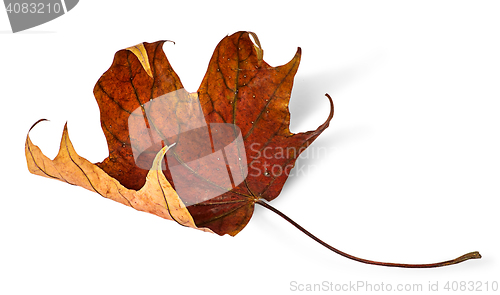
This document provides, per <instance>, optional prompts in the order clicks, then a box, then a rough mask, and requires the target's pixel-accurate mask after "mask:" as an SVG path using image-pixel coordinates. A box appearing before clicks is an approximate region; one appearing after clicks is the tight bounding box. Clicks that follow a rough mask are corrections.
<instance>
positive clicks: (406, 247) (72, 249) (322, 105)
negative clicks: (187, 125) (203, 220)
mask: <svg viewBox="0 0 500 295" xmlns="http://www.w3.org/2000/svg"><path fill="white" fill-rule="evenodd" d="M499 15H500V3H499V2H498V1H436V0H433V1H328V2H327V1H299V2H293V1H286V2H285V1H283V2H281V3H279V4H278V3H276V2H273V1H246V2H241V3H240V2H236V1H225V2H223V1H203V2H201V1H200V2H199V3H198V2H189V1H152V0H149V1H135V2H132V1H127V2H126V1H80V3H79V4H78V5H77V6H76V7H75V8H74V9H73V10H71V11H70V12H69V13H68V14H66V15H64V16H62V17H60V18H58V19H56V20H54V21H51V22H49V23H46V24H43V25H41V26H39V27H35V28H32V29H30V30H27V31H25V32H20V33H17V34H12V33H11V31H10V25H9V23H8V18H7V13H6V12H0V31H1V32H0V53H1V54H0V60H1V65H0V98H1V106H2V115H1V116H0V120H1V122H0V123H1V125H0V126H1V133H2V145H1V157H2V158H3V161H2V163H3V165H2V168H1V169H0V170H1V172H0V173H1V176H0V179H1V185H2V193H1V197H0V198H1V199H0V200H1V202H0V239H1V240H0V294H9V295H10V294H54V295H55V294H96V295H97V294H181V293H182V294H215V292H217V294H287V293H303V292H298V291H295V292H293V291H291V290H290V282H291V281H296V282H297V283H298V284H314V283H322V282H323V281H326V282H332V283H334V284H349V283H350V282H351V283H352V282H354V283H356V282H357V281H367V282H368V283H371V284H381V283H384V284H385V285H387V284H392V287H393V288H396V286H397V284H422V285H423V288H424V291H425V290H426V289H427V286H428V284H429V282H431V283H435V282H438V283H439V287H440V288H442V287H444V284H445V283H446V282H447V281H449V282H453V281H457V282H460V281H467V282H468V281H474V282H476V281H480V282H483V285H482V286H483V292H479V293H486V292H484V290H485V288H486V287H485V283H486V282H489V284H490V286H491V284H492V281H497V282H500V275H499V274H500V271H499V270H500V267H499V265H500V247H499V246H500V245H499V240H500V239H499V230H498V225H499V219H500V218H499V205H498V199H499V197H500V187H499V180H500V133H499V127H500V116H499V113H500V87H499V85H500V54H499V53H500V38H499V31H500V17H499ZM239 30H250V31H253V32H255V33H257V34H258V36H259V38H260V42H261V44H262V46H263V48H264V59H265V60H266V61H267V62H268V63H269V64H271V65H273V66H277V65H281V64H284V63H286V62H288V61H289V60H290V59H291V58H292V57H293V55H294V53H295V51H296V49H297V47H298V46H300V47H301V48H302V50H303V57H302V62H301V65H300V67H299V71H298V73H297V76H296V79H295V85H294V90H293V93H292V99H291V103H290V111H291V120H292V122H291V130H292V132H300V131H307V130H312V129H315V128H316V127H317V126H318V125H319V124H321V123H322V122H323V121H324V120H325V119H326V117H327V114H328V101H327V99H326V98H325V97H324V94H325V93H329V94H330V95H331V96H332V97H333V99H334V102H335V116H334V118H333V120H332V122H331V124H330V128H328V129H327V130H326V131H325V132H324V133H323V134H322V135H321V136H320V137H319V138H318V139H317V140H316V142H315V143H314V144H313V145H312V146H311V147H310V149H311V150H315V151H321V153H320V154H319V155H318V154H308V155H307V156H306V157H305V158H303V159H300V160H299V163H298V166H302V167H303V168H302V170H300V175H296V176H293V177H291V178H290V179H289V180H288V181H287V183H286V185H285V187H284V189H283V191H282V193H281V195H280V196H279V197H278V198H277V199H276V200H275V201H273V202H272V205H273V206H275V207H277V208H278V209H280V210H282V211H283V212H285V213H286V214H288V215H289V216H290V217H291V218H293V219H294V220H295V221H297V222H298V223H300V224H301V225H303V226H304V227H305V228H307V229H309V230H310V231H311V232H313V233H315V234H316V235H318V236H319V237H320V238H321V239H323V240H324V241H326V242H328V243H331V244H332V245H334V246H335V247H337V248H339V249H341V250H344V251H346V252H348V253H350V254H353V255H356V256H359V257H363V258H368V259H373V260H381V261H391V262H406V263H428V262H436V261H442V260H447V259H452V258H455V257H458V256H460V255H462V254H464V253H467V252H470V251H475V250H478V251H480V252H481V254H482V255H483V259H481V260H474V261H467V262H465V263H463V264H460V265H455V266H450V267H444V268H440V269H427V270H422V269H416V270H415V269H397V268H384V267H377V266H370V265H365V264H361V263H358V262H354V261H351V260H348V259H345V258H343V257H341V256H338V255H336V254H334V253H332V252H330V251H328V250H327V249H325V248H323V247H322V246H320V245H319V244H317V243H315V242H314V241H312V240H311V239H309V238H307V237H306V236H305V235H304V234H302V233H301V232H299V231H298V230H296V229H295V228H293V227H292V226H291V225H290V224H288V223H287V222H285V221H284V220H282V219H281V218H279V217H278V216H277V215H275V214H273V213H272V212H269V211H266V210H265V209H264V208H262V207H257V208H256V210H255V213H254V216H253V218H252V220H251V221H250V223H249V224H248V226H247V227H246V228H245V229H244V230H243V231H242V232H241V233H240V234H238V235H237V236H236V237H234V238H233V237H229V236H224V237H219V236H217V235H212V234H207V233H203V232H200V231H196V230H191V229H187V228H183V227H180V226H178V225H177V224H176V223H174V222H171V221H166V220H163V219H161V218H158V217H156V216H154V215H150V214H147V213H142V212H138V211H135V210H133V209H131V208H129V207H126V206H123V205H120V204H118V203H115V202H113V201H110V200H107V199H104V198H101V197H100V196H99V195H97V194H95V193H92V192H90V191H87V190H85V189H82V188H79V187H74V186H70V185H67V184H65V183H62V182H59V181H54V180H49V179H46V178H43V177H40V176H35V175H32V174H30V173H29V172H28V170H27V168H26V162H25V157H24V140H25V137H26V133H27V131H28V129H29V127H30V126H31V125H32V124H33V123H34V122H36V121H37V120H38V119H40V118H47V119H49V120H50V122H44V123H41V124H39V125H38V126H37V127H36V128H35V129H34V130H33V131H32V133H31V137H32V140H33V142H34V143H35V144H36V145H38V146H40V147H41V149H42V151H43V152H44V153H45V154H46V155H47V156H49V157H51V158H52V157H54V156H55V155H56V154H57V150H58V146H59V140H60V136H61V132H62V128H63V125H64V123H65V122H66V121H67V122H68V128H69V134H70V136H71V139H72V141H73V144H74V146H75V149H76V150H77V152H78V153H79V154H80V155H81V156H83V157H86V158H87V159H89V160H90V161H91V162H98V161H101V160H103V159H104V158H105V157H107V146H106V141H105V138H104V136H103V134H102V131H101V129H100V123H99V110H98V106H97V103H96V102H95V99H94V97H93V94H92V90H93V87H94V84H95V82H96V81H97V80H98V78H99V77H100V76H101V74H102V73H103V72H104V71H106V70H107V69H108V67H109V66H110V65H111V62H112V59H113V55H114V53H115V52H116V51H118V50H119V49H123V48H125V47H128V46H131V45H135V44H138V43H140V42H143V41H147V42H154V41H157V40H160V39H168V40H173V41H175V42H176V44H175V45H173V44H172V43H166V44H165V45H164V51H165V52H166V54H167V57H168V58H169V60H170V62H171V63H172V65H173V67H174V69H175V70H176V72H177V73H178V75H179V76H180V78H181V80H182V82H183V84H184V86H185V88H186V89H187V90H188V91H191V92H194V91H196V90H197V89H198V86H199V83H200V82H201V80H202V78H203V76H204V74H205V71H206V67H207V64H208V61H209V59H210V57H211V55H212V52H213V49H214V48H215V46H216V45H217V43H218V42H219V41H220V40H221V39H222V38H223V37H224V36H226V35H227V34H232V33H234V32H236V31H239ZM295 174H297V170H296V171H295ZM476 286H477V285H476ZM363 290H364V289H360V291H359V292H358V293H362V292H361V291H363ZM441 290H442V289H441ZM319 293H329V292H319ZM378 293H382V292H378ZM408 293H411V292H408ZM423 293H424V292H418V294H423ZM308 294H309V293H308Z"/></svg>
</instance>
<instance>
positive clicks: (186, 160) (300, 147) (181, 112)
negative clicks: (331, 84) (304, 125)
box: [27, 32, 333, 236]
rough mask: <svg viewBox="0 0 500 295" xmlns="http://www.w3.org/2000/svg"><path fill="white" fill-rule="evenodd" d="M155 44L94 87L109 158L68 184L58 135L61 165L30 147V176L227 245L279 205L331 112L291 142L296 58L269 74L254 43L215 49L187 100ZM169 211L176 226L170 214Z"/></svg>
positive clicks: (231, 41) (243, 38) (239, 36)
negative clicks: (273, 203) (263, 207)
mask: <svg viewBox="0 0 500 295" xmlns="http://www.w3.org/2000/svg"><path fill="white" fill-rule="evenodd" d="M251 37H253V39H254V41H252V40H251ZM254 42H255V43H254ZM163 43H164V41H159V42H155V43H146V42H145V43H141V44H139V45H136V46H132V47H129V48H127V49H124V50H120V51H118V52H117V53H116V54H115V57H114V60H113V63H112V65H111V67H110V68H109V69H108V70H107V71H106V72H105V73H104V74H103V75H102V76H101V78H100V79H99V81H98V82H97V83H96V86H95V88H94V95H95V98H96V100H97V103H98V105H99V110H100V114H101V127H102V130H103V132H104V135H105V137H106V141H107V144H108V149H109V157H107V158H106V159H105V160H104V161H102V162H101V163H96V164H95V165H94V166H92V165H93V164H91V163H88V161H87V162H85V161H86V160H85V161H83V160H81V159H80V158H79V157H76V156H75V157H76V158H75V159H77V160H78V161H83V162H81V165H80V166H84V167H85V169H86V170H82V168H81V167H80V166H79V165H76V166H77V167H78V169H79V170H82V171H86V172H88V174H86V173H83V175H84V176H85V177H82V175H81V174H82V171H80V172H79V173H80V174H78V173H76V172H78V169H77V170H76V172H75V175H80V177H79V178H78V179H74V177H71V175H70V174H69V173H67V171H65V170H64V169H75V167H73V166H74V164H75V162H74V161H73V160H74V159H73V158H71V156H72V155H76V152H74V150H72V146H71V147H70V143H69V138H67V131H66V129H65V132H64V134H63V141H62V143H61V152H60V154H61V156H59V155H58V157H56V158H55V159H54V161H53V162H51V161H50V160H48V159H46V158H37V157H41V156H40V154H41V151H39V150H37V148H35V146H34V145H33V144H32V143H31V141H30V140H29V137H28V139H27V158H28V157H29V156H31V157H32V161H31V162H32V163H31V164H29V166H30V165H31V166H30V167H31V168H30V171H31V172H32V173H35V174H39V175H42V176H46V177H51V178H56V179H59V180H63V181H67V182H69V183H72V184H76V185H80V186H83V187H85V188H87V189H89V190H93V191H95V192H97V193H99V194H101V195H103V196H105V197H108V195H109V198H112V199H114V200H115V201H118V202H121V203H124V204H126V205H129V206H132V207H134V208H136V209H138V210H143V211H147V212H150V213H153V214H157V215H159V216H161V217H164V218H168V219H174V220H176V221H178V222H179V223H181V224H185V225H187V226H190V227H198V228H200V227H203V228H208V229H210V230H211V231H213V232H215V233H217V234H219V235H224V234H229V235H233V236H234V235H236V234H237V233H238V232H240V231H241V230H242V229H243V228H244V227H245V226H246V224H247V223H248V222H249V220H250V218H251V217H252V214H253V210H254V206H255V203H256V202H257V201H259V200H260V199H266V200H268V201H270V200H272V199H274V198H276V197H277V196H278V195H279V193H280V192H281V189H282V187H283V185H284V183H285V181H286V179H287V178H288V175H289V172H290V170H291V169H292V168H293V166H294V165H295V161H296V159H297V157H298V156H299V155H300V153H301V152H303V151H304V150H305V148H307V147H308V146H309V145H310V144H311V143H312V142H313V141H314V139H315V138H316V137H317V136H318V135H319V134H321V133H322V132H323V131H324V130H325V129H326V128H327V127H328V124H329V122H330V120H331V119H332V116H333V103H332V101H331V99H330V97H328V98H329V99H330V105H331V112H330V115H329V117H328V118H327V120H326V122H325V123H324V124H323V125H321V126H320V127H318V129H316V130H314V131H309V132H305V133H298V134H293V133H291V132H290V130H289V124H290V113H289V110H288V103H289V100H290V93H291V90H292V86H293V78H294V76H295V73H296V72H297V69H298V66H299V63H300V56H301V50H300V48H299V49H298V50H297V53H296V54H295V56H294V57H293V58H292V60H291V61H290V62H288V63H287V64H285V65H282V66H278V67H272V66H270V65H268V64H267V63H266V62H265V61H264V60H263V50H262V48H261V45H260V42H259V40H258V38H257V36H256V35H255V34H254V33H251V32H237V33H235V34H233V35H231V36H227V37H225V38H224V39H222V41H221V42H220V43H219V44H218V45H217V47H216V48H215V50H214V54H213V56H212V58H211V60H210V62H209V66H208V70H207V73H206V75H205V77H204V79H203V81H202V83H201V85H200V88H199V90H198V92H197V93H188V92H187V91H186V90H185V89H184V88H183V86H182V83H181V81H180V79H179V77H178V76H177V74H176V73H175V71H174V70H173V69H172V67H171V65H170V63H169V61H168V59H167V58H166V56H165V54H164V52H163V50H162V45H163ZM63 143H64V145H63ZM174 144H175V146H173V145H174ZM63 147H64V148H63ZM168 147H172V149H171V150H170V151H169V152H168V153H167V150H166V149H168ZM64 149H66V150H70V152H64ZM28 152H29V153H28ZM42 155H43V154H42ZM82 159H83V158H82ZM28 163H30V160H29V159H28ZM63 163H65V164H67V165H69V167H70V168H67V167H64V165H63ZM37 165H38V166H37ZM39 165H41V166H39ZM54 165H55V166H54ZM47 167H48V168H49V169H48V168H47ZM151 167H153V169H151ZM97 168H99V169H97ZM160 170H163V173H160V172H161V171H160ZM100 182H104V183H105V184H100ZM111 191H112V192H113V193H109V192H111ZM165 192H168V193H169V194H170V193H171V192H173V195H174V197H173V198H170V199H169V198H167V197H165ZM169 200H170V201H169ZM169 202H172V208H173V212H177V211H178V212H181V213H179V214H180V215H179V216H177V215H176V214H177V213H172V212H169V210H170V209H171V208H170V203H169ZM165 211H167V212H165ZM186 212H187V214H186Z"/></svg>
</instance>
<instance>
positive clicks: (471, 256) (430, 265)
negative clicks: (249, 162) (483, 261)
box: [256, 200, 481, 268]
mask: <svg viewBox="0 0 500 295" xmlns="http://www.w3.org/2000/svg"><path fill="white" fill-rule="evenodd" d="M256 203H257V204H259V205H261V206H262V207H264V208H266V209H269V210H271V211H273V212H274V213H276V214H278V215H279V216H280V217H282V218H283V219H285V220H286V221H288V222H289V223H291V224H292V225H293V226H295V227H296V228H298V229H299V230H300V231H301V232H303V233H304V234H306V235H307V236H309V237H310V238H311V239H313V240H315V241H316V242H318V243H320V244H321V245H323V246H325V247H326V248H328V249H329V250H331V251H333V252H335V253H337V254H339V255H342V256H344V257H346V258H349V259H352V260H355V261H359V262H362V263H366V264H373V265H381V266H389V267H403V268H433V267H441V266H447V265H452V264H457V263H461V262H464V261H466V260H469V259H479V258H481V254H479V252H477V251H475V252H470V253H467V254H465V255H462V256H460V257H457V258H455V259H452V260H447V261H442V262H437V263H428V264H405V263H392V262H380V261H372V260H368V259H363V258H359V257H356V256H352V255H350V254H347V253H345V252H342V251H340V250H338V249H336V248H334V247H332V246H330V245H328V244H327V243H325V242H323V241H322V240H320V239H319V238H317V237H316V236H315V235H313V234H311V233H310V232H309V231H307V230H306V229H305V228H303V227H302V226H300V225H299V224H298V223H296V222H295V221H293V220H292V219H290V217H288V216H286V215H285V214H283V213H282V212H281V211H279V210H278V209H276V208H274V207H273V206H271V205H269V204H268V203H266V202H264V201H262V200H257V201H256Z"/></svg>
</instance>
